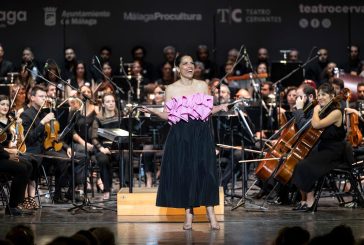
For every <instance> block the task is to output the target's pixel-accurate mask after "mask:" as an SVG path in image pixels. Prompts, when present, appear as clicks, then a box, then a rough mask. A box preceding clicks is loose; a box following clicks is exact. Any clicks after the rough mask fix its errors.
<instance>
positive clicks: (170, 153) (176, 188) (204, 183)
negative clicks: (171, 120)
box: [156, 120, 219, 208]
mask: <svg viewBox="0 0 364 245" xmlns="http://www.w3.org/2000/svg"><path fill="white" fill-rule="evenodd" d="M156 204H157V206H160V207H174V208H189V207H198V206H215V205H218V204H219V184H218V178H217V165H216V155H215V145H214V141H213V137H212V131H211V128H210V124H209V122H204V121H201V120H190V121H189V122H184V121H180V122H178V123H177V124H175V125H172V126H171V128H170V131H169V134H168V137H167V140H166V143H165V147H164V155H163V160H162V167H161V176H160V185H159V188H158V194H157V203H156Z"/></svg>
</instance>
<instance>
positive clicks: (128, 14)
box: [122, 12, 202, 23]
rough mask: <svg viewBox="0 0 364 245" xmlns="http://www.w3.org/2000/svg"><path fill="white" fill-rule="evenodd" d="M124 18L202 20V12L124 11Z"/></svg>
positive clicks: (141, 19)
mask: <svg viewBox="0 0 364 245" xmlns="http://www.w3.org/2000/svg"><path fill="white" fill-rule="evenodd" d="M122 17H123V20H125V21H141V22H145V23H148V22H153V21H168V22H172V21H173V22H175V21H178V22H181V21H184V22H187V21H188V22H191V21H202V14H200V13H198V14H190V13H185V12H180V13H161V12H154V13H140V12H123V14H122Z"/></svg>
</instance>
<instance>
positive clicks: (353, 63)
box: [340, 59, 362, 75]
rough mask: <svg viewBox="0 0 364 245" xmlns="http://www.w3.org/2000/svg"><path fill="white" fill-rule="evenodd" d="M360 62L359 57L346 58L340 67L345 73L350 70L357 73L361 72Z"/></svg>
mask: <svg viewBox="0 0 364 245" xmlns="http://www.w3.org/2000/svg"><path fill="white" fill-rule="evenodd" d="M361 67H362V63H361V60H360V59H355V60H348V61H347V62H346V63H344V64H341V66H340V68H341V69H343V70H344V71H345V73H350V72H352V71H354V72H356V73H357V74H358V75H359V74H360V72H361Z"/></svg>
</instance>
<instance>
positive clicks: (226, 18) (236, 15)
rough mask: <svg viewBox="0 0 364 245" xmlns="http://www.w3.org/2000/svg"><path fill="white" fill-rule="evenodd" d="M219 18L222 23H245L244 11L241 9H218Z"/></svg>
mask: <svg viewBox="0 0 364 245" xmlns="http://www.w3.org/2000/svg"><path fill="white" fill-rule="evenodd" d="M216 13H217V16H218V18H219V21H220V23H227V22H228V23H229V24H230V23H232V22H234V23H241V22H242V21H243V19H242V16H241V15H242V13H243V11H242V10H241V9H231V8H228V9H217V12H216Z"/></svg>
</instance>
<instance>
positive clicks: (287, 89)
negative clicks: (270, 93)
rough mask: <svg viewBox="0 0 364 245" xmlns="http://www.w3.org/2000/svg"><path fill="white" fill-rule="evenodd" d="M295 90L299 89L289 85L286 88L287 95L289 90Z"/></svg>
mask: <svg viewBox="0 0 364 245" xmlns="http://www.w3.org/2000/svg"><path fill="white" fill-rule="evenodd" d="M293 90H297V87H296V86H289V87H287V88H286V97H287V96H288V94H289V92H291V91H293Z"/></svg>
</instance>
